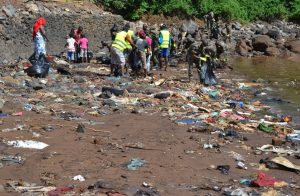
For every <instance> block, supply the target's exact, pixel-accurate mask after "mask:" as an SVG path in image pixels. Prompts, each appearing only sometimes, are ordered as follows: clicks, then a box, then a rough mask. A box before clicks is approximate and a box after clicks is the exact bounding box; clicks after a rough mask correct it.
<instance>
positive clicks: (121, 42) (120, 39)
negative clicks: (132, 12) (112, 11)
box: [112, 31, 127, 52]
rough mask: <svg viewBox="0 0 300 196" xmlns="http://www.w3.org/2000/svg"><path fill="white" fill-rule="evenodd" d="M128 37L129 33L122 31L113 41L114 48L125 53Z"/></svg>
mask: <svg viewBox="0 0 300 196" xmlns="http://www.w3.org/2000/svg"><path fill="white" fill-rule="evenodd" d="M126 36H127V33H126V32H125V31H121V32H119V33H117V34H116V37H115V40H114V41H113V44H112V47H114V48H116V49H118V50H120V51H122V52H123V51H124V50H125V48H126V42H125V38H126Z"/></svg>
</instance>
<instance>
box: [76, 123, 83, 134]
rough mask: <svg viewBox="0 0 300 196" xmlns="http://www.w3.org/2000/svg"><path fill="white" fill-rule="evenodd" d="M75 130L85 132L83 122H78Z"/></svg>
mask: <svg viewBox="0 0 300 196" xmlns="http://www.w3.org/2000/svg"><path fill="white" fill-rule="evenodd" d="M76 132H78V133H84V132H85V126H84V124H78V126H77V129H76Z"/></svg>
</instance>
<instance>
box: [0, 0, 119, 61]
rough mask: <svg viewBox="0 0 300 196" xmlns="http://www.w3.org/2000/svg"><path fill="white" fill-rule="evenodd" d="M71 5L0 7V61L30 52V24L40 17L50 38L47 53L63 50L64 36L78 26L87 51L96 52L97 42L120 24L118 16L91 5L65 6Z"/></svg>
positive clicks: (22, 56)
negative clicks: (44, 21)
mask: <svg viewBox="0 0 300 196" xmlns="http://www.w3.org/2000/svg"><path fill="white" fill-rule="evenodd" d="M74 4H75V3H74ZM71 5H72V4H62V5H60V4H56V3H55V4H53V3H51V2H49V3H45V2H37V1H36V3H33V2H31V1H29V2H28V3H24V4H22V6H21V7H13V5H5V6H3V8H2V10H3V12H4V15H0V64H3V63H7V62H11V61H13V60H14V59H18V58H28V57H29V56H30V55H31V54H32V52H33V43H32V26H33V24H34V22H35V20H36V18H38V17H41V16H42V17H45V18H46V21H47V23H46V28H45V29H46V33H47V36H48V38H49V40H50V42H48V43H47V52H48V54H51V55H59V54H60V53H61V52H62V51H64V45H65V42H66V37H67V35H68V34H69V32H70V30H71V29H72V28H78V26H82V27H83V28H84V33H85V34H86V36H87V38H88V39H89V46H90V50H91V51H97V50H99V46H100V45H101V41H109V40H111V37H110V28H111V27H112V25H113V24H114V23H116V24H118V25H123V23H124V19H123V18H122V17H121V16H118V15H112V14H111V13H108V12H104V11H102V10H101V9H100V8H98V7H97V6H95V5H93V4H90V5H89V6H88V7H84V6H81V7H80V5H79V6H77V7H76V6H74V5H72V6H73V7H68V6H71ZM4 10H5V11H4Z"/></svg>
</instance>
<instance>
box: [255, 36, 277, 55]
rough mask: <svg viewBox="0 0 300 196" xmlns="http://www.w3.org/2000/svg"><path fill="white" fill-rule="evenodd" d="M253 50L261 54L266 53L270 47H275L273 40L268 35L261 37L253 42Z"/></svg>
mask: <svg viewBox="0 0 300 196" xmlns="http://www.w3.org/2000/svg"><path fill="white" fill-rule="evenodd" d="M252 46H253V49H254V50H256V51H259V52H266V49H267V48H268V47H272V46H274V44H273V43H272V40H271V38H270V37H269V36H267V35H259V36H257V37H256V38H254V39H253V40H252Z"/></svg>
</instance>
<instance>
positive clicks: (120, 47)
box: [110, 25, 134, 76]
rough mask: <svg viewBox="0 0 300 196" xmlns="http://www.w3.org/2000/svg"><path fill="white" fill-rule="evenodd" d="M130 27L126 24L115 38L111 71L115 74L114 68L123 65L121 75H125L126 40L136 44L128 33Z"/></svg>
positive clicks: (112, 47)
mask: <svg viewBox="0 0 300 196" xmlns="http://www.w3.org/2000/svg"><path fill="white" fill-rule="evenodd" d="M127 31H128V27H127V26H126V25H125V26H124V28H123V30H122V31H120V32H118V33H117V34H116V37H115V40H114V41H113V43H112V46H111V69H110V73H111V75H113V73H114V69H118V68H119V67H121V73H120V74H121V76H124V67H125V63H126V61H125V56H124V50H125V49H126V47H127V46H126V41H128V42H129V43H130V45H131V46H134V44H133V42H132V39H131V37H130V36H129V34H128V33H127Z"/></svg>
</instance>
